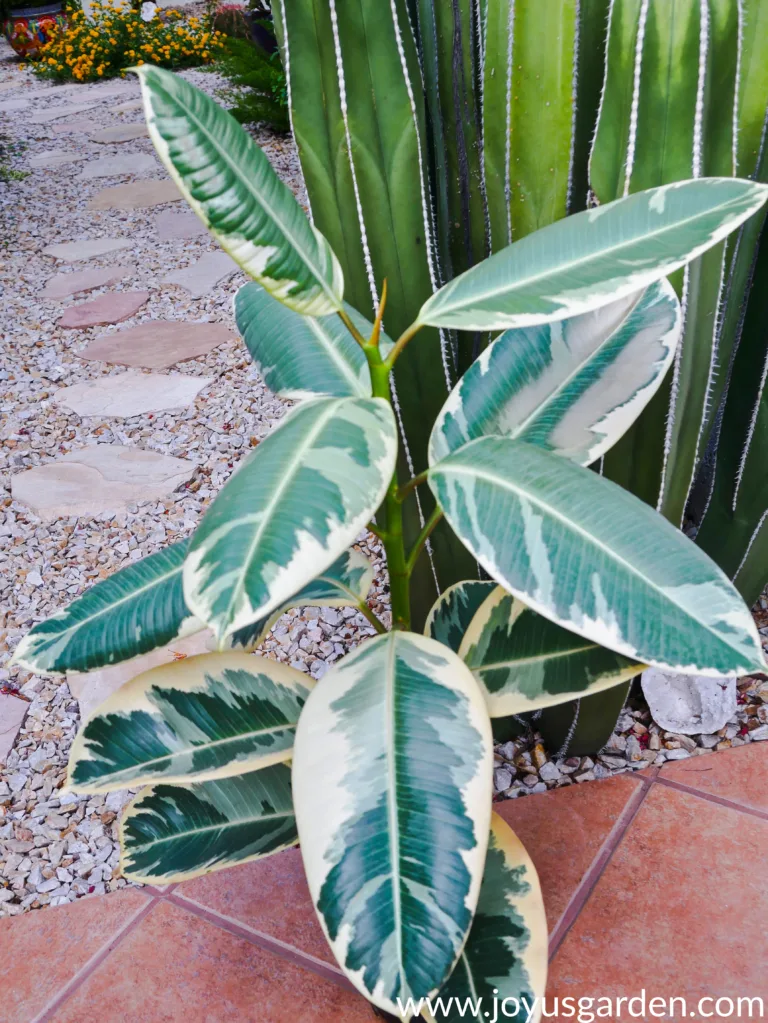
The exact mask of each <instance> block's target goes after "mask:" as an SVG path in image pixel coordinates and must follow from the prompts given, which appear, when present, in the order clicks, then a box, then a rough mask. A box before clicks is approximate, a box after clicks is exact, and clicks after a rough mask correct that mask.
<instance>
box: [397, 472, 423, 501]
mask: <svg viewBox="0 0 768 1023" xmlns="http://www.w3.org/2000/svg"><path fill="white" fill-rule="evenodd" d="M428 476H429V472H428V471H427V470H426V469H425V470H424V472H420V473H419V475H418V476H414V477H413V479H410V480H408V482H407V483H404V484H403V485H402V487H400V489H399V490H398V492H397V499H398V501H400V502H401V503H402V502H403V501H404V500H405V499H406V497H407V496H408V495H409V494H410V493H411V491H412V490H415V489H416V487H418V486H419V485H420V484H422V483H426V481H427V477H428Z"/></svg>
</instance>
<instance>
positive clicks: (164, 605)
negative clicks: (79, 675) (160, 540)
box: [14, 540, 203, 674]
mask: <svg viewBox="0 0 768 1023" xmlns="http://www.w3.org/2000/svg"><path fill="white" fill-rule="evenodd" d="M187 547H188V541H187V540H182V541H180V542H179V543H175V544H171V546H170V547H166V548H165V549H164V550H161V551H158V552H157V553H155V554H150V555H149V557H147V558H142V559H141V561H136V562H133V563H132V564H130V565H127V566H126V567H125V568H121V569H120V570H119V571H117V572H115V574H114V575H111V576H109V578H108V579H104V580H103V581H102V582H99V583H96V585H95V586H92V587H91V588H90V589H89V590H86V592H85V593H84V594H83V596H82V597H79V598H78V599H77V600H75V601H73V603H71V604H70V605H69V606H68V607H66V608H65V609H64V610H63V611H59V612H57V613H56V614H55V615H52V616H51V617H50V618H48V619H47V620H46V621H44V622H40V623H39V624H38V625H35V627H34V628H33V629H31V630H30V631H29V632H28V633H27V635H26V636H25V637H24V638H23V639H22V641H21V643H19V645H18V647H17V649H16V653H15V656H14V660H15V661H16V662H17V663H18V664H22V665H23V666H24V667H25V668H28V669H29V670H30V671H40V672H46V673H52V674H63V673H64V672H67V671H92V670H94V669H95V668H103V667H106V666H108V665H112V664H118V663H119V662H120V661H127V660H130V659H131V658H133V657H138V656H139V654H145V653H147V652H148V651H150V650H154V649H156V648H157V647H162V646H165V645H166V644H167V643H170V642H171V641H172V640H174V639H179V638H180V637H181V636H185V635H190V634H191V633H193V632H198V631H199V630H200V629H202V628H203V623H202V622H201V621H198V620H197V619H196V618H195V617H194V615H193V614H192V612H191V611H190V610H189V609H188V607H187V605H186V604H185V602H184V594H183V593H182V588H181V570H182V564H183V562H184V557H185V555H186V553H187Z"/></svg>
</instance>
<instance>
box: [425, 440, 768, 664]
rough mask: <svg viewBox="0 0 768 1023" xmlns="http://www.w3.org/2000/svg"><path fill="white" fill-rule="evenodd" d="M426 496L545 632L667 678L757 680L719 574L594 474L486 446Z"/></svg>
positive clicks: (750, 650)
mask: <svg viewBox="0 0 768 1023" xmlns="http://www.w3.org/2000/svg"><path fill="white" fill-rule="evenodd" d="M430 485H431V486H432V489H433V491H434V493H435V496H436V497H437V500H438V501H439V503H440V505H441V507H442V508H443V510H444V511H445V515H446V518H447V519H448V522H449V523H450V525H451V526H452V527H453V529H454V531H455V532H456V534H457V535H458V536H459V537H460V538H461V539H462V540H463V541H464V543H465V544H466V545H467V547H468V548H469V549H470V550H471V551H472V553H473V554H474V555H475V557H476V558H477V559H478V561H479V562H480V564H481V565H482V566H483V568H485V570H486V571H487V572H488V574H489V575H491V576H492V577H493V578H494V579H496V581H497V582H499V583H500V584H501V585H502V586H504V588H505V589H506V590H508V591H509V592H510V593H512V594H514V595H515V596H517V597H519V598H520V599H521V600H523V601H524V602H525V603H526V604H528V605H529V606H530V607H531V608H533V610H535V611H538V612H540V613H541V614H543V615H544V616H545V617H546V618H549V619H550V620H551V621H554V622H556V623H557V624H559V625H563V626H565V627H566V628H568V629H571V630H573V631H574V632H576V633H578V634H579V635H580V636H584V637H586V638H587V639H590V640H592V641H593V642H595V643H599V644H600V645H601V646H606V647H608V648H609V649H611V650H615V651H616V652H617V653H621V654H624V655H625V656H626V657H629V658H632V659H633V660H637V661H640V662H643V663H645V664H656V665H658V666H659V667H665V668H669V669H670V670H672V671H679V672H684V673H697V674H702V675H729V674H741V673H746V672H752V671H762V670H763V664H764V662H763V655H762V651H761V648H760V640H759V637H758V635H757V630H756V628H755V624H754V622H753V620H752V616H751V615H750V613H749V611H748V609H747V608H746V606H745V605H744V603H743V601H742V600H741V598H740V596H739V595H738V593H737V592H736V590H735V589H734V587H733V585H732V584H731V583H730V582H729V581H728V579H727V578H726V577H725V575H724V574H723V573H722V572H721V571H720V569H719V568H718V567H717V566H716V565H715V564H714V562H712V561H710V560H709V558H708V557H707V556H706V555H704V554H703V553H702V552H701V551H700V550H699V549H698V548H697V547H696V546H695V545H694V544H693V543H691V541H690V540H688V539H687V537H685V536H684V535H683V534H682V533H680V532H679V531H678V530H677V529H675V528H674V527H673V526H671V525H670V524H669V523H668V522H667V521H666V520H664V519H662V518H661V516H660V515H658V514H657V513H656V512H654V511H653V510H652V509H651V508H649V507H648V506H647V505H645V504H643V502H642V501H640V500H639V499H638V498H636V497H634V496H633V495H632V494H629V493H627V492H626V491H625V490H622V489H621V487H619V486H617V485H616V484H614V483H611V482H610V481H609V480H606V479H604V478H603V477H602V476H599V475H598V474H597V473H593V472H590V471H588V470H586V469H583V468H581V467H579V466H576V465H574V464H573V463H572V462H569V461H568V460H567V459H563V458H558V457H557V456H556V455H553V454H551V453H550V452H548V451H542V450H541V448H538V447H535V446H534V445H532V444H526V443H524V442H522V441H516V440H512V439H510V438H508V437H482V438H480V439H479V440H476V441H472V443H470V444H467V445H465V446H464V447H463V448H460V449H459V450H458V451H454V452H453V453H452V454H450V455H448V456H447V457H446V458H444V459H443V460H442V461H441V462H439V463H438V464H437V465H436V466H433V468H432V469H431V470H430Z"/></svg>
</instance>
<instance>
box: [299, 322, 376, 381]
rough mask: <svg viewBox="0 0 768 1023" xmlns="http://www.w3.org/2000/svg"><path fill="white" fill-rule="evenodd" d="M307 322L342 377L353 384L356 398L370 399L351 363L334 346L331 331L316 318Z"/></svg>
mask: <svg viewBox="0 0 768 1023" xmlns="http://www.w3.org/2000/svg"><path fill="white" fill-rule="evenodd" d="M306 320H307V326H308V327H309V329H310V331H311V332H312V333H313V334H314V335H315V337H317V338H318V339H319V340H320V342H321V344H324V346H325V348H326V351H327V354H328V355H329V356H330V359H331V362H333V363H335V364H336V365H337V366H338V367H339V369H340V370H341V374H342V376H343V377H345V378H346V379H347V380H348V381H349V382H350V383H351V384H352V387H353V388H354V391H355V396H356V397H363V398H365V397H370V394H368V392H367V391H366V390H365V388H363V387H361V385H360V378H359V376H357V375H355V373H354V372H353V369H352V366H351V365H350V363H349V362H348V361H347V360H346V359H345V358H344V357H343V356H342V355H341V352H340V351H339V349H338V348H337V347H336V345H334V344H333V341H332V335H331V333H330V331H326V329H325V328H324V327H323V325H322V324H321V323H320V320H319V319H318V318H317V317H315V316H307V317H306ZM365 368H366V369H368V366H367V363H366V364H365ZM369 379H370V371H369Z"/></svg>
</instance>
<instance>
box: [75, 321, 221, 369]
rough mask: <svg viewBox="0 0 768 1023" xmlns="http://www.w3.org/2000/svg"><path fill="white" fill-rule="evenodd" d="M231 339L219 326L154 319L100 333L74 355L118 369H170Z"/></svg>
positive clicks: (216, 324) (205, 353)
mask: <svg viewBox="0 0 768 1023" xmlns="http://www.w3.org/2000/svg"><path fill="white" fill-rule="evenodd" d="M233 338H234V334H233V333H232V331H231V330H229V328H228V327H226V326H224V324H222V323H184V322H183V321H180V320H153V321H152V322H151V323H141V324H138V325H137V326H135V327H129V328H127V329H126V330H120V331H116V332H115V333H113V334H102V335H101V336H100V337H97V338H96V339H95V340H93V341H91V342H90V343H89V344H88V345H87V346H86V347H85V348H84V349H83V350H82V351H81V352H75V354H76V355H77V357H78V358H80V359H97V360H99V361H100V362H111V363H114V364H116V365H119V366H134V367H136V368H141V369H169V368H170V367H171V366H175V365H176V363H177V362H185V361H186V360H187V359H196V358H198V356H200V355H207V354H208V352H211V351H213V349H214V348H218V346H219V345H221V344H224V342H225V341H231V340H232V339H233Z"/></svg>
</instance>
